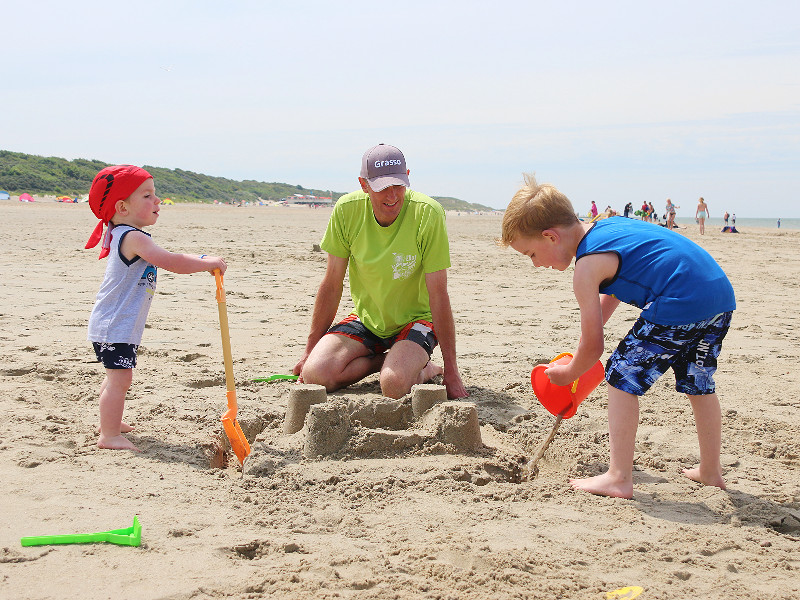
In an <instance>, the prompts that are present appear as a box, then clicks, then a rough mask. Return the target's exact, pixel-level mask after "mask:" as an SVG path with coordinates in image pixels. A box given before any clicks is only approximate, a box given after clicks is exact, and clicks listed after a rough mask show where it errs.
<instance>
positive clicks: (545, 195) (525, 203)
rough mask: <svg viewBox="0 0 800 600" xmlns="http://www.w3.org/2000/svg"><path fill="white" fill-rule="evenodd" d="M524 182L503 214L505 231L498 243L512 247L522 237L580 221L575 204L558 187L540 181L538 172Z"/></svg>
mask: <svg viewBox="0 0 800 600" xmlns="http://www.w3.org/2000/svg"><path fill="white" fill-rule="evenodd" d="M523 177H524V178H525V185H523V186H522V187H521V188H520V189H519V190H518V191H517V193H516V194H514V197H513V198H512V199H511V202H509V204H508V208H506V212H505V214H504V215H503V230H502V231H503V234H502V237H501V238H500V240H498V242H499V243H500V245H502V246H508V245H510V244H511V242H513V241H514V240H515V239H516V238H517V237H519V236H525V237H534V236H537V235H540V234H541V233H542V232H543V231H544V230H546V229H551V228H552V227H558V226H562V227H567V226H570V225H574V224H575V223H579V222H580V220H579V219H578V216H577V215H576V214H575V209H574V208H573V207H572V203H571V202H570V201H569V198H567V197H566V196H565V195H564V194H562V193H561V192H559V191H558V189H556V187H555V186H553V185H551V184H549V183H543V184H539V183H537V181H536V177H535V176H534V175H530V174H527V173H524V174H523Z"/></svg>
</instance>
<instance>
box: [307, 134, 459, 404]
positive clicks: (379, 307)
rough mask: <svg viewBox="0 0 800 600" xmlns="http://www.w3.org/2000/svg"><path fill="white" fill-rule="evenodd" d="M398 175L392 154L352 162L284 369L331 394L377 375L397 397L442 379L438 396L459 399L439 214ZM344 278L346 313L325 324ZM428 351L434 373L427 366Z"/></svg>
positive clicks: (381, 151)
mask: <svg viewBox="0 0 800 600" xmlns="http://www.w3.org/2000/svg"><path fill="white" fill-rule="evenodd" d="M408 174H409V171H408V169H407V168H406V159H405V157H404V156H403V153H402V152H401V151H400V150H399V149H398V148H396V147H394V146H389V145H387V144H379V145H377V146H373V147H372V148H370V149H369V150H367V151H366V152H365V153H364V156H363V158H362V160H361V175H360V177H359V178H358V181H359V183H360V185H361V190H360V191H357V192H351V193H349V194H347V195H346V196H342V197H341V198H339V200H338V202H336V205H335V206H334V208H333V213H332V214H331V217H330V221H329V222H328V227H327V229H326V231H325V234H324V236H323V238H322V242H320V247H321V248H322V249H323V250H324V251H325V252H327V253H328V265H327V269H326V271H325V274H324V275H323V278H322V283H320V286H319V291H318V292H317V296H316V299H315V301H314V310H313V313H312V316H311V327H310V332H309V334H308V339H307V342H306V346H305V349H304V351H303V355H302V356H301V358H300V360H299V361H298V362H297V364H296V365H295V367H294V369H293V372H294V373H295V374H296V375H300V381H302V382H304V383H316V384H320V385H324V386H325V387H326V389H327V390H328V391H334V390H337V389H340V388H343V387H346V386H348V385H350V384H352V383H355V382H356V381H360V380H361V379H363V378H364V377H366V376H367V375H370V374H372V373H380V385H381V393H382V394H383V395H384V396H387V397H390V398H401V397H403V396H404V395H406V394H407V393H408V392H409V391H410V390H411V386H413V385H414V384H417V383H425V382H426V381H430V379H431V378H432V377H435V376H437V375H442V378H443V380H444V385H445V387H446V388H447V395H448V397H450V398H463V397H465V396H466V395H467V390H466V389H465V387H464V384H463V383H462V381H461V375H460V374H459V372H458V365H457V363H456V333H455V323H454V320H453V312H452V309H451V306H450V297H449V295H448V292H447V269H448V268H449V267H450V246H449V242H448V239H447V228H446V226H445V213H444V210H443V209H442V207H441V205H440V204H439V203H438V202H436V201H435V200H433V199H432V198H429V197H428V196H425V195H423V194H420V193H419V192H415V191H412V190H410V189H408V185H409V182H408ZM345 274H348V276H349V281H350V296H351V298H352V301H353V305H354V311H353V313H352V314H351V315H349V316H348V317H347V318H345V319H344V320H343V321H341V322H338V323H335V322H334V319H335V317H336V313H337V311H338V308H339V303H340V301H341V299H342V291H343V288H344V277H345ZM437 345H439V346H440V348H441V351H442V359H443V361H444V368H442V367H440V366H438V365H436V364H434V363H433V362H431V360H430V357H431V354H432V353H433V350H434V348H436V346H437Z"/></svg>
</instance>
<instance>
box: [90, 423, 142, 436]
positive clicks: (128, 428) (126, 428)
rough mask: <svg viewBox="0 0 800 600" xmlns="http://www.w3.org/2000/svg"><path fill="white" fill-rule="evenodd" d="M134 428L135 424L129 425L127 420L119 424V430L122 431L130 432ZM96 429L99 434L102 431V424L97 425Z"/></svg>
mask: <svg viewBox="0 0 800 600" xmlns="http://www.w3.org/2000/svg"><path fill="white" fill-rule="evenodd" d="M133 429H134V427H133V425H128V424H127V423H126V422H125V421H123V422H122V423H121V424H120V426H119V432H120V433H130V432H131V431H133ZM95 431H96V432H97V433H98V434H99V433H100V426H99V425H98V426H97V429H96V430H95Z"/></svg>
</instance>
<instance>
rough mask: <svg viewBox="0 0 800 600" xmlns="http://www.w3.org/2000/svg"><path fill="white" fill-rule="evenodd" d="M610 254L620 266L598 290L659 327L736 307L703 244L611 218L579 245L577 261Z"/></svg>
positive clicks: (728, 286) (647, 225) (727, 284)
mask: <svg viewBox="0 0 800 600" xmlns="http://www.w3.org/2000/svg"><path fill="white" fill-rule="evenodd" d="M603 252H613V253H614V254H616V255H617V257H618V258H619V268H618V270H617V273H616V274H615V275H614V278H613V279H612V280H611V281H607V282H604V283H603V285H601V286H600V292H601V293H603V294H609V295H612V296H614V297H615V298H617V299H619V300H621V301H622V302H625V303H627V304H632V305H633V306H636V307H637V308H641V309H642V315H641V316H642V318H644V319H646V320H648V321H650V322H652V323H657V324H659V325H688V324H689V323H696V322H697V321H702V320H704V319H708V318H710V317H713V316H714V315H718V314H719V313H723V312H728V311H731V310H734V309H735V308H736V298H735V297H734V294H733V286H731V283H730V281H728V277H727V276H726V275H725V273H724V271H723V270H722V269H721V268H720V266H719V265H718V264H717V262H716V261H715V260H714V259H713V258H712V257H711V255H710V254H709V253H708V252H706V251H705V250H704V249H703V248H701V247H700V246H698V245H697V244H695V243H694V242H693V241H691V240H689V239H687V238H685V237H683V236H682V235H681V234H679V233H675V232H674V231H670V230H668V229H665V228H664V227H659V226H658V225H654V224H652V223H646V222H644V221H639V220H634V219H626V218H624V217H611V218H609V219H604V220H602V221H599V222H597V223H595V224H594V226H593V227H592V228H591V229H590V230H589V231H588V232H587V233H586V235H585V236H584V237H583V239H582V240H581V242H580V244H578V250H577V252H576V261H577V260H580V259H581V258H582V257H584V256H587V255H589V254H599V253H603Z"/></svg>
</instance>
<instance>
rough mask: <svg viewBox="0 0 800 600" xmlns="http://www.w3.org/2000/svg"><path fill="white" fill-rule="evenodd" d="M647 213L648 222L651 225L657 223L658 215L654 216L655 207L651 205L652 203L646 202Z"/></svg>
mask: <svg viewBox="0 0 800 600" xmlns="http://www.w3.org/2000/svg"><path fill="white" fill-rule="evenodd" d="M647 211H648V215H649V217H650V218H649V219H648V220H649V221H650V222H651V223H655V222H657V221H658V215H657V214H656V209H655V207H654V206H653V203H652V202H648V203H647Z"/></svg>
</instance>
